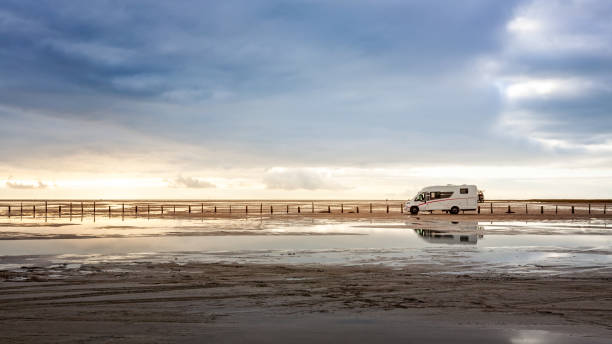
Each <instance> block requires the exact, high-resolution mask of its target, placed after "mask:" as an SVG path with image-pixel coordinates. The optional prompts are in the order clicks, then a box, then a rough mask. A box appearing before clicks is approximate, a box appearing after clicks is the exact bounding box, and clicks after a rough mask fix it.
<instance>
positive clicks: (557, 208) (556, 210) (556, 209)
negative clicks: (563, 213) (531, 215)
mask: <svg viewBox="0 0 612 344" xmlns="http://www.w3.org/2000/svg"><path fill="white" fill-rule="evenodd" d="M558 213H559V206H558V205H556V204H555V214H558Z"/></svg>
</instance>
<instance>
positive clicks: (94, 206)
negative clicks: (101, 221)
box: [93, 201, 96, 217]
mask: <svg viewBox="0 0 612 344" xmlns="http://www.w3.org/2000/svg"><path fill="white" fill-rule="evenodd" d="M93 216H94V217H95V216H96V201H94V203H93Z"/></svg>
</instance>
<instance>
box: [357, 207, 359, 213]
mask: <svg viewBox="0 0 612 344" xmlns="http://www.w3.org/2000/svg"><path fill="white" fill-rule="evenodd" d="M357 214H359V206H357Z"/></svg>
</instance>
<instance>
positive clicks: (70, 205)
mask: <svg viewBox="0 0 612 344" xmlns="http://www.w3.org/2000/svg"><path fill="white" fill-rule="evenodd" d="M70 216H72V202H70Z"/></svg>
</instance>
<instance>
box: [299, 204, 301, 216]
mask: <svg viewBox="0 0 612 344" xmlns="http://www.w3.org/2000/svg"><path fill="white" fill-rule="evenodd" d="M300 212H301V209H300V206H299V205H298V214H299V213H300Z"/></svg>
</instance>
